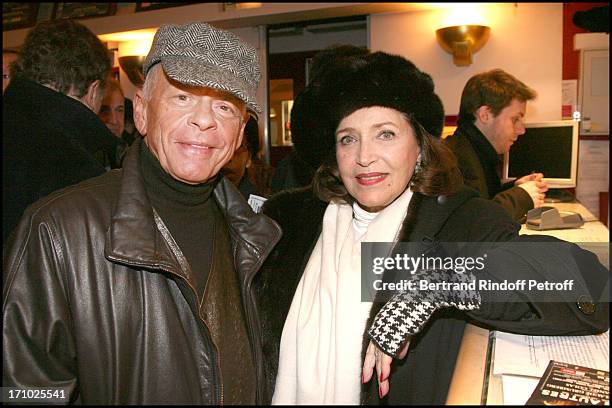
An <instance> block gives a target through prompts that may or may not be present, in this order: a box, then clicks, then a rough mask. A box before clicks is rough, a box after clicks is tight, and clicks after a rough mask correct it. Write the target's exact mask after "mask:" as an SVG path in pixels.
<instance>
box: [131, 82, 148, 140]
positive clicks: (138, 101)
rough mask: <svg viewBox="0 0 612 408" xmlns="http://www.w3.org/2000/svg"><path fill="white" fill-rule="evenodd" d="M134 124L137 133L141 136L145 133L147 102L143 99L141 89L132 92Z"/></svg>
mask: <svg viewBox="0 0 612 408" xmlns="http://www.w3.org/2000/svg"><path fill="white" fill-rule="evenodd" d="M134 125H135V126H136V129H138V133H140V134H141V135H143V136H146V134H147V104H146V103H145V100H144V94H143V92H142V89H139V90H137V91H136V93H135V94H134Z"/></svg>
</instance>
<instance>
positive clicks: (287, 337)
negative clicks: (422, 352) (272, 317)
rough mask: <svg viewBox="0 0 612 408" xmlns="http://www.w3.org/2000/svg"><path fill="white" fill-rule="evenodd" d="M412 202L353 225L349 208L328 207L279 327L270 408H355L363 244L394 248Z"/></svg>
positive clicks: (364, 312)
mask: <svg viewBox="0 0 612 408" xmlns="http://www.w3.org/2000/svg"><path fill="white" fill-rule="evenodd" d="M411 198H412V192H411V191H410V189H409V188H408V189H406V191H405V192H404V193H402V195H400V196H399V197H398V198H397V199H396V200H395V201H394V202H393V203H391V204H390V205H388V206H387V207H386V208H384V209H383V210H382V211H381V212H379V213H378V215H377V216H376V217H375V218H374V217H372V213H367V212H365V211H363V210H361V209H360V208H358V210H357V211H356V219H355V220H354V219H353V209H351V206H349V205H348V204H338V203H330V204H329V205H328V206H327V209H326V210H325V215H324V216H323V229H322V232H321V235H320V236H319V239H318V240H317V243H316V245H315V248H314V250H313V252H312V255H311V256H310V259H309V260H308V264H307V265H306V269H305V270H304V274H303V275H302V278H301V279H300V282H299V284H298V287H297V289H296V292H295V295H294V297H293V301H292V302H291V307H290V309H289V314H288V315H287V320H286V321H285V326H284V327H283V334H282V337H281V345H280V355H279V364H278V375H277V378H276V389H275V392H274V397H273V399H272V404H359V394H360V386H361V367H362V361H361V343H362V339H363V333H364V330H365V325H366V321H367V319H368V315H369V312H370V308H371V306H372V303H370V302H361V242H362V241H368V242H394V241H395V240H396V238H397V234H398V232H399V229H400V227H401V225H402V221H403V220H404V217H405V216H406V211H407V209H408V204H409V203H410V199H411ZM359 210H361V211H359ZM368 214H369V215H368ZM372 218H373V220H371V219H372ZM368 222H369V225H367V232H366V233H365V234H362V232H363V229H364V225H366V224H367V223H368ZM351 224H353V227H352V228H351Z"/></svg>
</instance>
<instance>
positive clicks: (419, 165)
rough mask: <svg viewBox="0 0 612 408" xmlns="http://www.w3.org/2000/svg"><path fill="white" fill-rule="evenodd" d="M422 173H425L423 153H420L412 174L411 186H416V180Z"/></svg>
mask: <svg viewBox="0 0 612 408" xmlns="http://www.w3.org/2000/svg"><path fill="white" fill-rule="evenodd" d="M421 171H423V157H422V156H421V153H419V155H418V156H417V159H416V163H415V164H414V170H413V172H412V177H411V178H410V185H411V186H414V180H415V179H416V177H417V175H418V174H419V173H420V172H421Z"/></svg>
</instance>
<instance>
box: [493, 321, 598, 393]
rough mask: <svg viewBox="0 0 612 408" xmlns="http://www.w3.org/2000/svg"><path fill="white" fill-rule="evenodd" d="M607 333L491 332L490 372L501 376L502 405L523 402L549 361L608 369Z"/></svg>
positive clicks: (534, 386) (536, 383)
mask: <svg viewBox="0 0 612 408" xmlns="http://www.w3.org/2000/svg"><path fill="white" fill-rule="evenodd" d="M609 334H610V331H607V332H606V333H602V334H598V335H594V336H526V335H518V334H510V333H503V332H495V356H494V359H493V375H495V376H500V377H501V382H502V390H503V399H504V400H503V402H504V404H515V405H525V402H527V400H528V399H529V397H530V396H531V393H532V392H533V391H534V389H535V388H536V386H537V385H538V381H539V379H540V377H541V376H542V375H543V374H544V371H545V370H546V367H547V366H548V363H549V361H550V360H556V361H562V362H565V363H571V364H577V365H581V366H585V367H591V368H595V369H599V370H608V369H609V361H610V349H609Z"/></svg>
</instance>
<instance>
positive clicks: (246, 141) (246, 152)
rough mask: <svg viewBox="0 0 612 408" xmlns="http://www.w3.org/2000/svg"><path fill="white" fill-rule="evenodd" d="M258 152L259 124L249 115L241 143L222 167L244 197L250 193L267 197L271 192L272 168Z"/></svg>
mask: <svg viewBox="0 0 612 408" xmlns="http://www.w3.org/2000/svg"><path fill="white" fill-rule="evenodd" d="M258 154H259V124H258V122H257V119H256V118H255V116H252V115H251V117H250V119H249V121H248V122H247V124H246V126H245V128H244V138H243V140H242V145H241V146H240V148H238V150H236V153H234V156H233V157H232V159H231V160H230V161H229V162H228V163H227V164H226V165H225V167H223V173H224V175H225V177H227V178H228V179H229V180H230V181H231V182H232V183H234V185H235V186H236V187H238V190H240V193H242V195H243V196H244V198H245V199H247V200H248V199H249V197H250V196H251V194H254V195H257V196H260V197H264V198H268V197H270V195H271V194H272V191H271V183H272V175H273V173H274V169H273V168H272V167H271V166H269V165H267V164H266V163H264V162H263V161H262V160H261V159H260V158H259V156H258Z"/></svg>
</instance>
